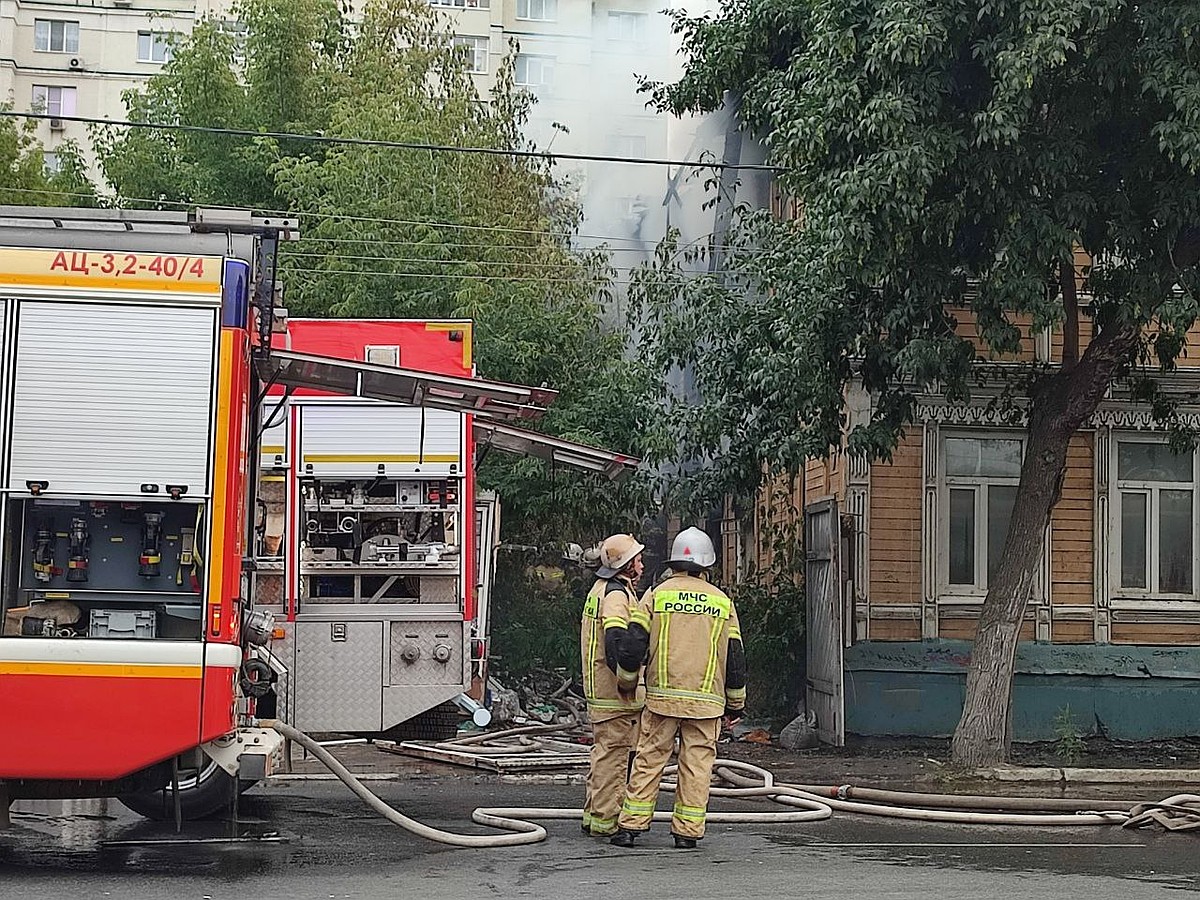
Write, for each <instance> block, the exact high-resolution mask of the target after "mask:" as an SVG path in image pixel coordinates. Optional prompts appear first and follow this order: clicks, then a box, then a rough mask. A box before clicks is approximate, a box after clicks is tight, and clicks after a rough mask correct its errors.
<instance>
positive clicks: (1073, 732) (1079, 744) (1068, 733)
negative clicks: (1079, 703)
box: [1054, 705, 1087, 766]
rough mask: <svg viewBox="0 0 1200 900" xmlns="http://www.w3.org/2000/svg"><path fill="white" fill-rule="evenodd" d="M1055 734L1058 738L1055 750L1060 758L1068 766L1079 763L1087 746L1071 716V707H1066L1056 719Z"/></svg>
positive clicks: (1059, 712)
mask: <svg viewBox="0 0 1200 900" xmlns="http://www.w3.org/2000/svg"><path fill="white" fill-rule="evenodd" d="M1054 734H1055V736H1056V737H1057V740H1056V741H1055V742H1054V749H1055V752H1056V753H1057V754H1058V756H1059V758H1060V759H1062V761H1063V762H1064V763H1065V764H1066V765H1068V766H1073V765H1075V764H1076V763H1077V762H1079V760H1080V758H1081V757H1082V756H1083V751H1084V750H1086V749H1087V745H1086V744H1085V743H1084V741H1083V736H1082V734H1081V733H1080V730H1079V725H1078V723H1077V722H1076V721H1075V717H1074V716H1073V715H1071V707H1070V705H1067V706H1064V707H1063V708H1062V709H1060V710H1059V711H1058V715H1056V716H1055V717H1054Z"/></svg>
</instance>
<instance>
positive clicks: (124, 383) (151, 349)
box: [0, 207, 636, 817]
mask: <svg viewBox="0 0 1200 900" xmlns="http://www.w3.org/2000/svg"><path fill="white" fill-rule="evenodd" d="M297 233H298V232H297V227H296V223H295V221H294V220H289V219H286V218H270V217H258V218H256V217H253V216H251V215H249V214H248V213H238V212H230V211H209V210H197V211H195V212H193V213H190V214H176V213H160V212H143V211H96V210H63V209H53V210H50V209H36V208H22V207H0V312H2V316H0V322H2V327H0V361H2V365H0V534H3V536H4V540H3V542H2V544H0V610H2V611H3V613H4V627H3V637H0V697H2V698H3V701H2V703H3V710H2V714H0V813H3V812H4V811H5V810H6V809H7V806H8V803H9V802H11V801H12V800H14V799H18V798H47V797H71V798H75V797H87V796H120V797H121V798H122V800H123V801H124V802H125V803H126V804H127V805H129V806H130V807H131V808H133V809H135V810H138V811H139V812H142V813H144V814H147V815H164V816H169V815H170V814H171V813H172V812H173V813H174V814H175V815H176V816H179V817H194V816H201V815H205V814H208V813H211V812H213V811H215V810H217V809H219V808H221V807H222V806H224V805H227V804H228V803H229V801H230V800H231V798H232V791H233V788H234V787H235V786H237V785H238V784H240V785H241V786H243V787H244V786H246V785H249V784H253V783H254V782H255V781H256V780H258V779H261V778H263V777H265V776H266V775H268V774H269V773H270V771H271V766H272V761H273V760H274V759H275V757H276V750H277V749H278V745H279V742H280V740H279V737H278V735H277V734H276V733H275V732H274V731H273V730H271V729H270V728H268V727H263V723H261V722H260V717H261V718H263V719H266V718H271V717H275V716H278V717H280V718H284V719H286V720H289V721H294V722H296V723H297V724H298V725H299V726H300V727H301V728H304V727H309V728H312V729H314V730H325V731H338V732H350V733H360V734H379V733H385V732H387V731H388V730H389V729H392V728H394V727H395V726H397V725H399V724H401V723H403V722H405V721H409V720H411V719H412V718H413V717H415V716H419V715H424V714H427V713H428V712H429V711H430V710H433V709H435V708H436V707H437V706H438V705H439V704H441V703H443V702H444V701H446V700H448V699H453V698H455V697H456V696H457V695H458V694H459V693H461V692H463V691H465V690H466V689H467V688H468V687H469V685H470V681H471V676H472V674H478V671H479V669H478V667H479V665H480V661H481V658H482V656H483V652H482V649H483V647H482V644H483V640H484V639H485V638H486V622H485V620H484V618H483V616H481V611H484V610H486V605H485V604H480V603H479V589H480V587H481V577H480V576H481V572H480V569H481V564H480V562H479V560H482V562H483V566H484V567H486V565H487V561H488V558H489V556H488V554H487V552H486V546H481V545H479V544H478V543H477V541H476V537H477V536H478V534H479V533H480V531H481V530H482V529H480V528H479V520H478V519H477V517H476V516H474V515H472V514H471V511H472V510H473V508H474V493H475V489H474V482H473V472H474V462H475V455H476V448H477V446H478V445H479V444H480V443H486V444H488V445H491V446H496V447H499V448H502V449H508V450H514V451H517V452H525V453H532V454H536V455H540V456H543V457H545V458H552V459H555V460H558V461H560V462H562V463H566V464H573V465H578V466H582V467H583V468H585V469H589V470H592V471H599V472H605V473H607V474H609V475H616V474H619V473H620V472H622V471H625V470H627V469H628V468H629V467H630V466H631V465H633V464H636V460H631V459H629V458H627V457H622V456H620V455H617V454H609V453H605V452H603V451H598V450H594V449H592V448H588V447H582V446H579V445H574V444H570V443H568V442H564V441H559V440H557V439H553V438H548V437H545V436H542V435H539V434H536V433H535V432H531V431H527V430H525V429H522V428H519V427H516V426H514V425H512V424H510V423H511V422H512V421H514V420H520V419H526V418H531V417H536V416H537V415H539V414H540V412H541V411H542V409H543V407H544V405H545V403H547V402H549V400H551V399H552V397H553V392H551V391H545V390H542V389H537V388H527V387H522V386H518V385H507V384H500V383H496V382H487V381H483V380H481V379H478V378H475V377H473V376H474V372H473V367H472V365H471V356H470V347H471V329H470V323H466V322H442V323H399V322H397V323H389V322H375V323H347V322H337V321H332V320H331V321H323V322H301V321H298V322H294V323H291V325H290V327H289V326H288V325H286V324H285V322H284V319H283V317H282V316H281V315H280V310H279V309H278V307H277V306H276V302H275V301H276V295H277V289H276V283H275V259H276V255H277V253H278V249H279V243H280V241H282V240H287V239H289V238H293V237H295V236H296V235H297ZM318 351H319V352H318ZM323 354H325V355H323ZM334 395H337V396H339V397H342V398H349V399H341V400H339V399H336V398H335V396H334ZM281 428H282V429H283V431H282V432H281V431H280V429H281ZM347 437H349V440H347ZM256 462H259V463H260V464H261V469H262V474H263V480H262V482H261V484H260V482H259V478H257V477H256V473H255V472H254V469H255V463H256ZM260 490H261V495H260ZM273 526H275V527H273ZM279 526H282V527H279ZM463 548H468V549H467V550H466V551H464V549H463ZM480 549H483V550H484V551H485V552H483V553H479V550H480ZM256 597H257V602H256V599H255V598H256ZM323 695H333V696H335V697H337V698H345V699H346V700H347V702H345V703H340V702H335V703H328V702H326V700H325V697H324V696H323Z"/></svg>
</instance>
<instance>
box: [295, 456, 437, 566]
mask: <svg viewBox="0 0 1200 900" xmlns="http://www.w3.org/2000/svg"><path fill="white" fill-rule="evenodd" d="M303 497H304V514H303V522H304V536H305V547H304V559H305V561H306V562H317V563H327V564H339V563H340V564H344V565H353V566H367V567H369V566H378V567H382V568H387V567H392V566H398V565H408V566H412V565H427V566H438V565H441V566H446V565H451V566H456V565H457V559H458V555H459V547H458V543H457V540H458V509H457V502H458V487H457V485H455V484H453V483H451V482H447V481H446V480H430V481H425V482H422V481H415V480H411V481H393V480H389V479H385V478H375V479H370V480H361V481H321V480H316V479H306V480H305V481H304V484H303Z"/></svg>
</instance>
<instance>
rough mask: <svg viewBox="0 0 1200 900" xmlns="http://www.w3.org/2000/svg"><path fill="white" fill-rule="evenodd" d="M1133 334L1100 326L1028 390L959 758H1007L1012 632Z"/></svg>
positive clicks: (958, 732) (959, 732) (958, 734)
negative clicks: (1077, 353)
mask: <svg viewBox="0 0 1200 900" xmlns="http://www.w3.org/2000/svg"><path fill="white" fill-rule="evenodd" d="M1137 336H1138V333H1137V330H1136V329H1134V328H1132V327H1124V328H1115V329H1113V330H1111V331H1105V332H1102V333H1101V334H1099V335H1098V336H1097V337H1096V338H1095V339H1094V340H1093V341H1092V342H1091V343H1090V344H1089V345H1088V348H1087V350H1086V351H1085V352H1084V354H1083V358H1082V359H1081V360H1080V361H1079V363H1078V364H1077V365H1075V366H1074V367H1070V368H1063V369H1062V370H1060V371H1059V372H1057V373H1056V374H1054V375H1053V376H1051V377H1050V378H1048V379H1046V381H1045V382H1044V383H1043V384H1042V385H1041V386H1040V388H1039V389H1038V390H1037V391H1036V392H1035V394H1034V396H1033V398H1032V403H1031V405H1030V408H1029V424H1028V428H1027V432H1028V444H1027V447H1026V450H1025V458H1024V461H1023V462H1022V464H1021V481H1020V485H1019V487H1018V488H1017V498H1016V502H1015V504H1014V505H1013V511H1012V519H1011V521H1010V523H1009V528H1008V538H1007V540H1006V541H1005V544H1004V555H1003V558H1002V559H1001V561H1000V566H999V568H998V570H997V572H996V576H995V578H993V579H992V582H991V584H990V585H989V586H988V593H987V597H986V598H985V599H984V602H983V609H982V610H981V612H980V615H979V631H978V635H977V636H976V638H975V647H974V650H973V652H972V655H971V665H970V667H969V668H968V669H967V693H966V698H965V700H964V703H963V711H962V718H961V719H959V722H958V727H957V728H956V729H955V732H954V740H953V742H952V743H951V745H950V753H951V758H952V760H953V761H954V762H955V763H956V764H958V765H962V766H970V767H976V766H986V765H995V764H996V763H1000V762H1004V761H1005V760H1006V759H1007V758H1008V750H1009V742H1010V740H1011V735H1010V734H1009V730H1008V729H1009V703H1010V697H1011V694H1012V676H1013V666H1014V662H1015V656H1016V651H1017V637H1018V635H1019V633H1020V630H1021V622H1022V621H1023V619H1024V617H1025V607H1026V606H1027V605H1028V603H1029V598H1030V595H1031V594H1032V592H1033V584H1034V579H1035V578H1036V576H1037V571H1038V567H1039V565H1040V563H1041V556H1042V536H1043V535H1044V534H1045V532H1046V526H1047V524H1048V523H1049V521H1050V512H1051V510H1052V509H1053V508H1054V505H1055V504H1056V503H1057V502H1058V498H1059V494H1060V492H1061V490H1062V479H1063V474H1064V471H1065V469H1066V462H1067V445H1068V444H1069V443H1070V441H1071V436H1072V435H1074V434H1075V432H1076V431H1078V430H1079V428H1080V426H1081V425H1082V424H1083V423H1084V422H1085V421H1087V419H1088V418H1090V417H1091V415H1092V414H1093V413H1094V412H1095V411H1096V408H1097V407H1098V406H1099V405H1100V401H1101V400H1102V399H1103V398H1104V394H1105V392H1106V391H1107V389H1108V386H1109V384H1110V382H1111V381H1112V378H1113V375H1114V373H1115V372H1116V371H1117V369H1118V367H1119V366H1120V365H1121V364H1122V363H1123V362H1124V361H1125V360H1127V359H1128V358H1129V356H1130V354H1131V353H1132V351H1133V348H1134V347H1135V346H1136V343H1137Z"/></svg>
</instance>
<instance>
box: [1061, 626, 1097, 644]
mask: <svg viewBox="0 0 1200 900" xmlns="http://www.w3.org/2000/svg"><path fill="white" fill-rule="evenodd" d="M1093 634H1094V627H1093V625H1092V623H1091V622H1077V621H1071V622H1061V621H1059V622H1054V621H1052V622H1051V624H1050V640H1051V641H1052V642H1053V643H1055V644H1090V643H1092V641H1093Z"/></svg>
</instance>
